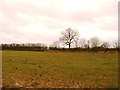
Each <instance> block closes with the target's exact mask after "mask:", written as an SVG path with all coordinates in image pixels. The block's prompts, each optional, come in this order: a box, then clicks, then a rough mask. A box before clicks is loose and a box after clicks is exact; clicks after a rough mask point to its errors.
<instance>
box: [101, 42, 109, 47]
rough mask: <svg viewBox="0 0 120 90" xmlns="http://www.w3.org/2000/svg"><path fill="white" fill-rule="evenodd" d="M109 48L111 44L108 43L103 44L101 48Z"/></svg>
mask: <svg viewBox="0 0 120 90" xmlns="http://www.w3.org/2000/svg"><path fill="white" fill-rule="evenodd" d="M109 46H110V44H109V43H108V42H103V43H102V44H101V47H102V48H109Z"/></svg>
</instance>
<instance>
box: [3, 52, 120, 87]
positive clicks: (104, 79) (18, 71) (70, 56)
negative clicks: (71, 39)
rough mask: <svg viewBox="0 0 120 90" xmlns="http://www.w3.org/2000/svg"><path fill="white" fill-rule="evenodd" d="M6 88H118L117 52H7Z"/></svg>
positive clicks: (5, 54)
mask: <svg viewBox="0 0 120 90" xmlns="http://www.w3.org/2000/svg"><path fill="white" fill-rule="evenodd" d="M2 58H3V61H2V67H3V68H2V70H3V86H4V87H31V88H34V87H37V88H38V87H39V88H49V87H51V88H67V87H69V88H90V87H91V88H101V87H102V88H117V87H118V53H117V52H98V53H94V52H49V51H48V52H32V51H31V52H28V51H3V57H2Z"/></svg>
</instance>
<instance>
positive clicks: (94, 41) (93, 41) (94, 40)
mask: <svg viewBox="0 0 120 90" xmlns="http://www.w3.org/2000/svg"><path fill="white" fill-rule="evenodd" d="M90 42H91V47H92V48H94V47H98V46H99V45H100V39H99V38H98V37H92V38H91V39H90Z"/></svg>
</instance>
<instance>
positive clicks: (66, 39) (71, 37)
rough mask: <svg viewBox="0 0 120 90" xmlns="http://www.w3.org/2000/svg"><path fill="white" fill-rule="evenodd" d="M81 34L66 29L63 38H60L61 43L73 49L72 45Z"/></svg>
mask: <svg viewBox="0 0 120 90" xmlns="http://www.w3.org/2000/svg"><path fill="white" fill-rule="evenodd" d="M78 34H79V33H78V32H77V31H75V30H73V29H71V28H68V29H66V31H64V32H62V36H61V37H60V41H61V42H62V43H64V44H65V45H68V46H69V49H70V48H71V45H72V44H74V43H75V41H76V40H77V38H78V36H79V35H78Z"/></svg>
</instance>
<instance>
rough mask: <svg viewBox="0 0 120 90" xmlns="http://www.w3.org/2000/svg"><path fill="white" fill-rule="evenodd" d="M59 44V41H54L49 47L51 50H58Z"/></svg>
mask: <svg viewBox="0 0 120 90" xmlns="http://www.w3.org/2000/svg"><path fill="white" fill-rule="evenodd" d="M59 45H60V43H59V41H55V42H53V44H52V45H51V47H53V48H59V47H60V46H59Z"/></svg>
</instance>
